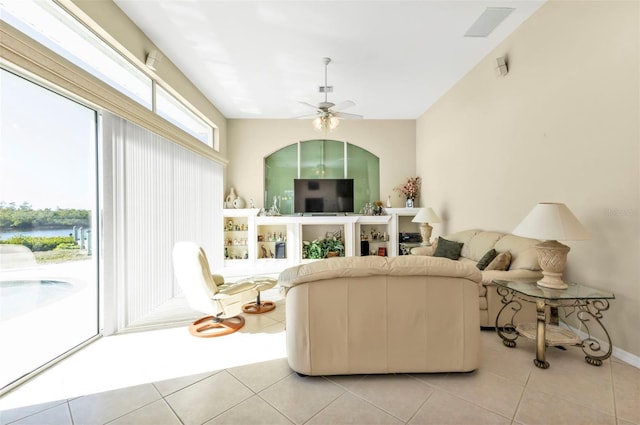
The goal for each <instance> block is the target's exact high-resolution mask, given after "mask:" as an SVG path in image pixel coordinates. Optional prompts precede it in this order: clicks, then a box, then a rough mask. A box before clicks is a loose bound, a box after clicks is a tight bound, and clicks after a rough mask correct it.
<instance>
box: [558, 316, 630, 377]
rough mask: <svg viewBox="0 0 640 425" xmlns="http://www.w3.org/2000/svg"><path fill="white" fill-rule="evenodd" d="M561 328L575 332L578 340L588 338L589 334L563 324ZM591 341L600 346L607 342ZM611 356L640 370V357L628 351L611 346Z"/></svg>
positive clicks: (597, 339)
mask: <svg viewBox="0 0 640 425" xmlns="http://www.w3.org/2000/svg"><path fill="white" fill-rule="evenodd" d="M560 325H561V326H563V327H565V328H567V329H569V330H571V331H572V332H575V333H576V334H577V335H578V336H579V337H580V339H585V338H587V337H588V336H589V334H587V333H586V332H584V331H582V330H579V329H576V328H574V327H573V326H570V325H568V324H566V323H564V322H561V323H560ZM592 338H593V339H595V340H596V341H598V343H600V345H601V346H606V345H607V342H606V341H603V340H601V339H599V338H595V337H592ZM611 356H613V357H615V358H616V359H618V360H621V361H623V362H625V363H628V364H630V365H631V366H633V367H637V368H638V369H640V357H639V356H636V355H635V354H631V353H629V352H628V351H624V350H623V349H621V348H618V347H616V346H615V345H614V346H613V348H612V350H611Z"/></svg>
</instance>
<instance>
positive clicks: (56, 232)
mask: <svg viewBox="0 0 640 425" xmlns="http://www.w3.org/2000/svg"><path fill="white" fill-rule="evenodd" d="M70 234H73V229H36V230H23V231H19V232H15V231H11V232H0V239H3V240H7V239H9V238H12V237H14V236H19V235H22V236H44V237H53V236H69V235H70Z"/></svg>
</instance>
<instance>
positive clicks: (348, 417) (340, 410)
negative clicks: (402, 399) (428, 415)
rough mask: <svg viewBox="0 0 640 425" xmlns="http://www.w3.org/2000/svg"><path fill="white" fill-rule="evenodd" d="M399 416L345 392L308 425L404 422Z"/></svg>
mask: <svg viewBox="0 0 640 425" xmlns="http://www.w3.org/2000/svg"><path fill="white" fill-rule="evenodd" d="M403 423H404V422H403V421H400V420H399V419H398V418H395V417H393V416H391V415H389V414H388V413H386V412H384V411H382V410H381V409H378V408H377V407H376V406H374V405H373V404H370V403H368V402H366V401H364V400H362V399H360V398H358V397H356V396H355V395H353V394H351V393H344V394H342V395H341V396H340V397H338V398H337V399H336V400H334V401H333V402H332V403H331V404H329V406H327V407H326V408H325V409H323V410H322V411H320V412H319V413H318V414H317V415H315V416H314V417H313V418H311V420H310V421H309V422H306V424H308V425H324V424H326V425H339V424H340V425H342V424H353V425H374V424H388V425H395V424H398V425H399V424H403Z"/></svg>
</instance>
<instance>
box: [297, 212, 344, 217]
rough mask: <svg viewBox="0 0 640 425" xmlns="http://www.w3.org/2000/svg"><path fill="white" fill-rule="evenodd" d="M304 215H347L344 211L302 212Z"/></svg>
mask: <svg viewBox="0 0 640 425" xmlns="http://www.w3.org/2000/svg"><path fill="white" fill-rule="evenodd" d="M303 215H304V216H307V217H336V216H339V215H340V216H343V215H347V214H346V213H336V212H312V213H304V214H303Z"/></svg>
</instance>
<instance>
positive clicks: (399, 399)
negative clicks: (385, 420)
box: [343, 374, 433, 422]
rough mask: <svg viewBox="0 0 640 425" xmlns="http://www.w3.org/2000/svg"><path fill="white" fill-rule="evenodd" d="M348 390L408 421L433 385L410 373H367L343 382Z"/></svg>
mask: <svg viewBox="0 0 640 425" xmlns="http://www.w3.org/2000/svg"><path fill="white" fill-rule="evenodd" d="M343 385H344V386H345V387H346V388H347V389H348V390H349V391H350V392H352V393H353V394H355V395H356V396H358V397H360V398H363V399H364V400H366V401H368V402H370V403H371V404H373V405H375V406H377V407H379V408H380V409H383V410H384V411H386V412H388V413H390V414H391V415H393V416H395V417H396V418H400V419H402V420H403V421H405V422H406V421H408V420H409V419H410V418H411V417H412V416H413V415H414V414H415V413H416V412H417V411H418V409H419V408H420V406H422V404H423V403H424V401H425V400H426V399H427V398H428V397H429V396H430V395H431V393H432V392H433V387H431V386H429V385H427V384H425V383H424V382H422V381H420V380H418V379H416V378H414V377H412V376H410V375H401V374H399V375H367V376H365V377H364V378H363V379H361V380H358V381H352V382H349V383H344V384H343Z"/></svg>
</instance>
